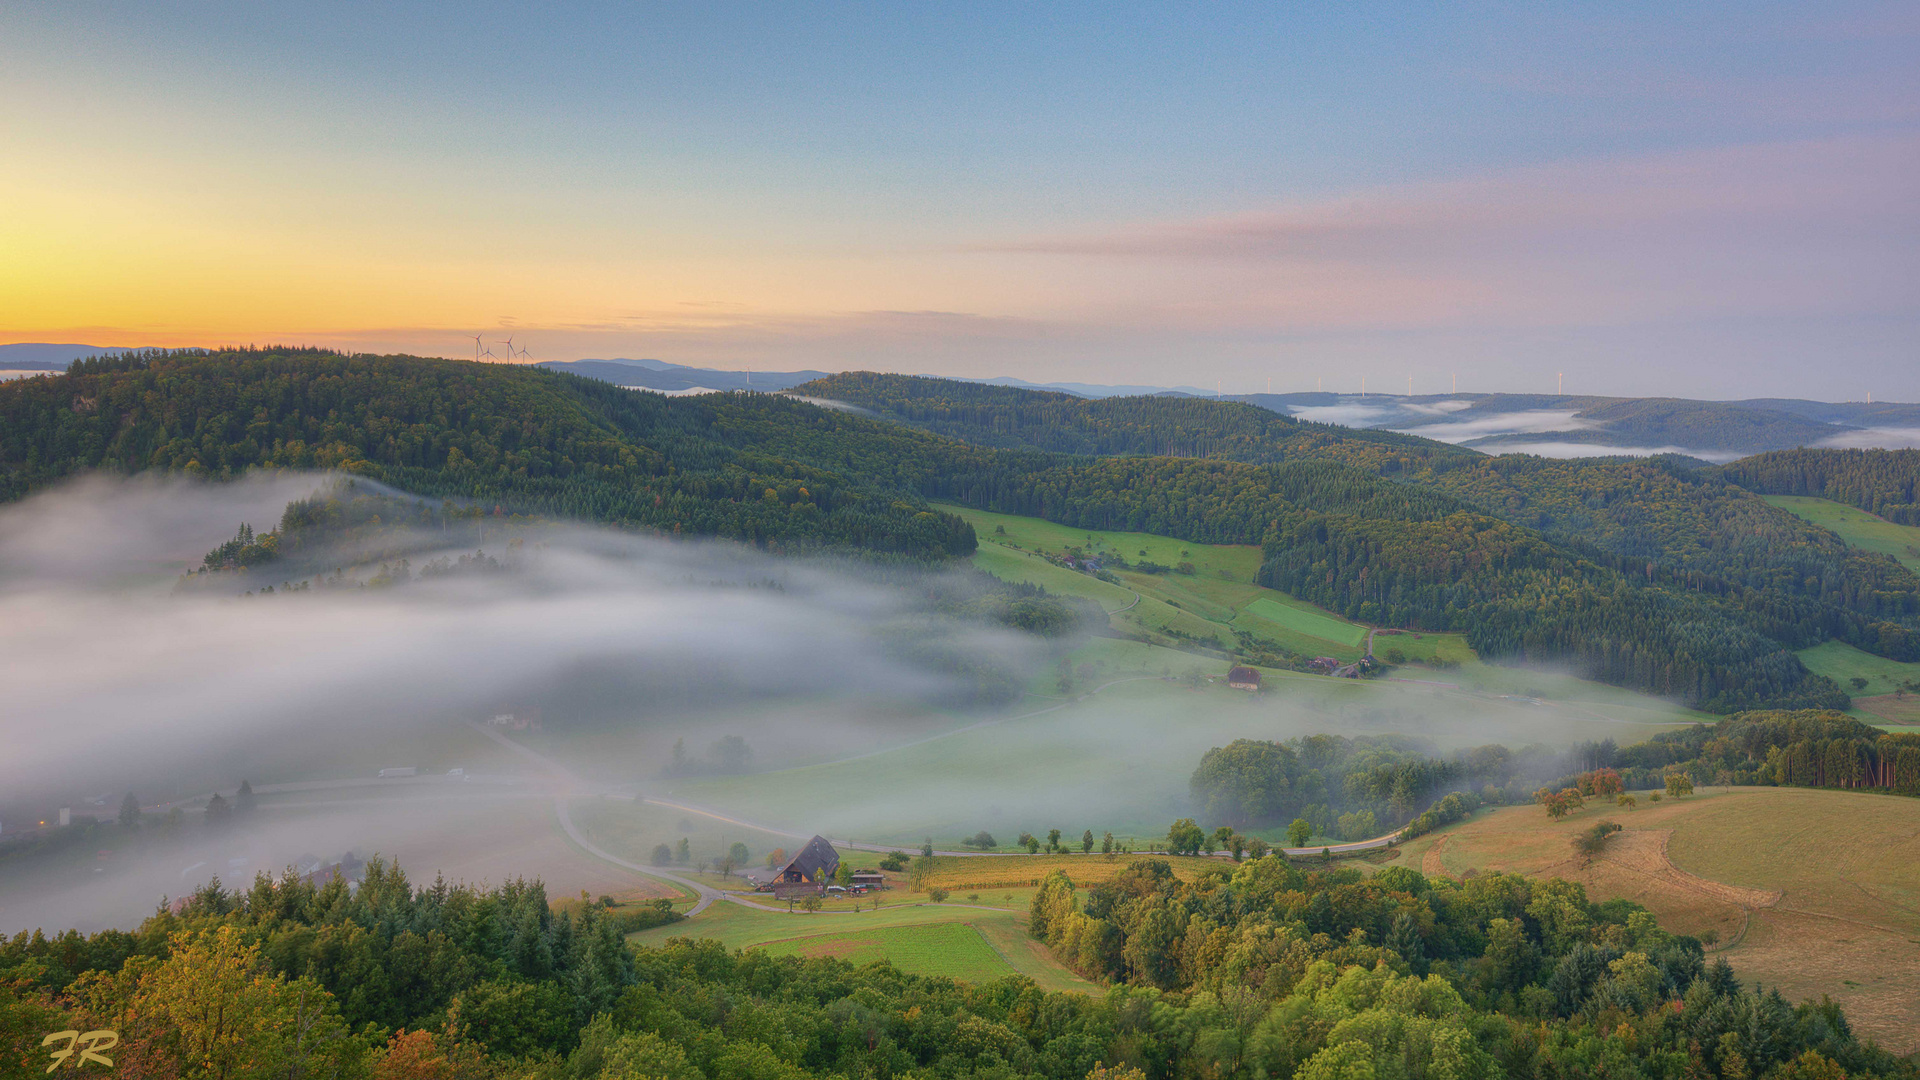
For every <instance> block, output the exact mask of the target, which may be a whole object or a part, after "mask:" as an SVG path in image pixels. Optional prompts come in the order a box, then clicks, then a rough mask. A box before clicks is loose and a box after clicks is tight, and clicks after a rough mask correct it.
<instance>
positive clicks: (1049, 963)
mask: <svg viewBox="0 0 1920 1080" xmlns="http://www.w3.org/2000/svg"><path fill="white" fill-rule="evenodd" d="M881 897H882V899H883V906H881V907H880V908H878V909H874V908H868V909H866V910H863V911H860V912H851V911H840V912H828V911H822V912H820V913H818V914H813V915H808V914H804V913H802V914H791V915H790V914H788V913H786V912H784V911H762V910H759V909H756V908H745V907H741V906H740V905H738V904H726V903H722V904H715V905H713V906H712V907H710V908H708V909H707V910H706V911H704V912H701V913H700V914H699V915H697V916H695V917H694V918H692V919H689V920H685V921H682V922H678V923H672V924H670V925H667V926H660V927H655V928H653V929H651V930H642V931H640V932H639V933H635V934H629V935H628V940H630V941H633V942H636V943H640V944H658V943H659V942H662V941H666V940H668V939H670V938H677V937H694V938H710V939H713V940H715V941H718V942H719V943H720V944H722V945H724V946H726V947H727V948H729V949H752V948H760V947H765V948H767V949H768V950H769V951H771V952H774V953H776V954H778V955H783V956H837V957H839V958H841V959H845V960H848V961H851V962H853V963H867V962H869V961H872V960H878V959H883V958H884V959H887V960H890V961H892V962H893V963H894V965H895V966H897V967H899V968H900V969H901V970H903V971H910V972H913V973H915V974H922V975H946V976H950V977H952V978H957V979H966V980H969V981H973V982H980V981H985V980H988V979H996V978H1001V977H1004V976H1007V975H1024V976H1026V977H1027V978H1030V979H1032V980H1033V981H1034V982H1035V983H1037V984H1038V985H1039V986H1040V987H1041V988H1042V989H1046V990H1071V991H1078V992H1081V993H1095V992H1097V991H1098V988H1097V987H1096V986H1095V985H1094V984H1093V983H1090V982H1088V981H1087V980H1085V979H1082V978H1081V977H1079V976H1078V975H1075V974H1074V973H1073V972H1071V971H1068V970H1067V969H1066V968H1064V967H1062V966H1061V965H1060V964H1059V963H1058V962H1057V961H1055V960H1054V959H1053V957H1052V956H1051V955H1050V954H1049V953H1048V952H1047V951H1046V949H1045V948H1044V947H1042V946H1041V945H1040V943H1039V942H1036V941H1034V940H1032V939H1031V938H1029V937H1028V936H1027V934H1026V929H1025V927H1026V920H1027V912H1026V904H1025V900H1024V899H1023V900H1022V901H1021V902H1020V903H1019V904H1018V905H1017V906H1016V905H998V904H988V903H985V902H983V903H981V904H979V905H970V904H966V903H955V902H949V903H946V904H929V903H925V902H924V900H925V897H924V896H922V895H918V894H907V893H900V892H888V893H883V894H881ZM968 935H971V938H969V937H968ZM942 950H950V951H951V952H952V955H950V956H949V955H945V954H944V953H943V951H942Z"/></svg>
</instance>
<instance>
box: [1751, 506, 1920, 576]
mask: <svg viewBox="0 0 1920 1080" xmlns="http://www.w3.org/2000/svg"><path fill="white" fill-rule="evenodd" d="M1761 498H1763V499H1765V500H1766V501H1767V502H1768V503H1769V504H1770V505H1773V506H1777V507H1779V508H1780V509H1782V510H1785V511H1787V512H1788V513H1791V514H1794V515H1795V516H1797V517H1802V518H1805V519H1806V520H1808V521H1811V522H1813V523H1814V524H1815V525H1820V526H1823V527H1825V528H1828V529H1832V530H1833V531H1834V532H1836V533H1838V534H1839V535H1840V539H1842V540H1845V541H1846V542H1847V545H1848V546H1849V547H1856V548H1859V549H1860V550H1861V551H1877V552H1879V553H1880V554H1882V555H1891V556H1893V557H1894V558H1896V559H1898V560H1900V561H1901V562H1903V563H1905V564H1906V565H1907V567H1908V568H1909V569H1911V570H1914V571H1917V572H1920V528H1915V527H1914V526H1912V525H1895V524H1894V523H1893V522H1891V521H1887V520H1886V519H1884V518H1878V517H1875V516H1873V515H1872V514H1869V513H1867V512H1866V511H1865V510H1860V509H1856V508H1855V507H1851V506H1848V505H1846V504H1845V503H1837V502H1832V501H1830V500H1827V499H1814V498H1809V497H1807V496H1804V495H1763V496H1761Z"/></svg>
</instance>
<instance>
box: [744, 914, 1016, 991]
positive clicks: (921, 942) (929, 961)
mask: <svg viewBox="0 0 1920 1080" xmlns="http://www.w3.org/2000/svg"><path fill="white" fill-rule="evenodd" d="M757 948H759V949H761V950H763V951H765V952H769V953H772V954H773V955H775V956H812V957H820V956H831V957H834V958H835V959H839V960H845V961H847V962H849V963H852V964H856V965H857V964H866V963H870V962H872V961H875V960H886V961H888V962H890V963H892V964H893V966H894V967H897V968H899V969H900V970H902V971H905V972H909V973H911V974H914V975H944V976H946V977H948V978H952V979H964V980H966V981H968V982H986V981H987V980H989V979H997V978H1000V977H1001V976H1004V975H1011V974H1013V973H1014V968H1013V965H1011V964H1009V963H1007V961H1006V960H1005V958H1003V957H1002V956H1001V955H1000V953H999V952H998V951H997V950H996V949H995V948H994V947H993V946H992V945H990V944H988V942H987V939H986V937H985V936H983V935H982V934H981V933H980V931H979V930H978V929H976V928H975V927H974V926H973V924H972V923H964V922H943V923H918V924H915V925H911V926H895V927H888V928H886V929H882V930H852V931H848V932H846V933H840V934H819V935H816V936H813V937H793V938H785V939H783V940H776V941H769V942H767V943H765V944H764V945H759V946H757Z"/></svg>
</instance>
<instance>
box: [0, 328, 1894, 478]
mask: <svg viewBox="0 0 1920 1080" xmlns="http://www.w3.org/2000/svg"><path fill="white" fill-rule="evenodd" d="M132 351H137V350H130V349H123V348H110V347H104V346H97V345H84V344H57V343H45V342H23V343H19V344H13V345H0V370H12V371H64V370H65V369H66V367H67V365H68V364H69V363H71V362H72V361H73V360H76V359H80V358H82V357H87V356H99V355H117V354H119V353H124V352H132ZM535 366H538V367H544V368H550V369H552V370H555V371H564V372H568V373H571V374H575V375H581V376H584V377H586V378H590V379H597V380H599V381H601V382H608V383H612V384H614V385H616V386H626V387H634V388H641V389H647V390H655V391H658V392H660V393H665V394H683V393H698V392H702V391H710V390H711V391H727V390H753V391H759V392H763V393H779V392H782V391H788V390H792V389H794V388H796V387H799V386H802V385H804V384H806V383H810V382H816V381H819V380H823V379H827V378H829V373H828V372H824V371H813V370H801V371H727V370H722V369H718V368H702V367H692V366H688V365H683V364H675V363H672V362H670V361H666V360H655V359H644V358H643V359H627V358H615V359H589V360H549V361H543V362H541V363H539V364H537V365H535ZM915 377H924V378H936V379H939V378H944V379H946V380H947V381H949V382H961V383H972V384H977V385H983V386H1001V387H1011V388H1016V389H1022V390H1037V391H1048V392H1052V393H1061V394H1070V395H1072V396H1074V397H1078V398H1083V399H1096V400H1105V399H1114V398H1124V397H1194V398H1201V399H1210V400H1217V401H1226V402H1243V403H1246V404H1249V405H1256V406H1259V407H1260V408H1263V409H1267V410H1269V411H1272V412H1277V413H1280V414H1281V415H1283V416H1287V417H1291V418H1293V419H1296V420H1305V421H1310V422H1317V423H1322V424H1333V425H1339V426H1341V427H1345V428H1349V429H1356V430H1380V431H1393V432H1399V433H1402V434H1407V435H1418V436H1420V437H1422V438H1426V439H1433V440H1436V441H1439V442H1445V443H1451V444H1453V445H1456V446H1462V447H1467V448H1470V449H1473V450H1478V451H1481V452H1483V453H1488V454H1505V453H1530V454H1535V455H1538V456H1542V457H1555V458H1572V457H1599V456H1608V455H1628V456H1641V457H1646V456H1655V455H1660V454H1677V455H1682V456H1687V457H1692V458H1696V459H1699V460H1702V461H1708V462H1714V463H1724V462H1729V461H1733V460H1736V459H1738V458H1742V457H1747V456H1749V455H1752V454H1761V453H1767V452H1769V451H1777V450H1794V449H1800V448H1809V447H1811V448H1822V447H1833V448H1868V449H1871V448H1884V449H1902V448H1909V447H1920V404H1908V403H1900V402H1858V401H1850V402H1827V401H1813V400H1809V399H1805V398H1753V399H1748V400H1742V401H1699V400H1694V399H1688V398H1636V397H1610V396H1601V395H1574V394H1481V393H1463V394H1425V395H1415V396H1408V395H1398V394H1367V395H1359V394H1339V393H1291V394H1227V395H1220V394H1215V393H1212V392H1209V391H1206V390H1202V389H1199V388H1196V387H1191V386H1177V387H1163V386H1146V385H1104V384H1099V383H1082V382H1052V383H1038V382H1032V381H1029V380H1026V379H1020V378H1016V377H1012V376H996V377H994V378H988V379H963V378H955V377H952V376H939V375H930V376H915Z"/></svg>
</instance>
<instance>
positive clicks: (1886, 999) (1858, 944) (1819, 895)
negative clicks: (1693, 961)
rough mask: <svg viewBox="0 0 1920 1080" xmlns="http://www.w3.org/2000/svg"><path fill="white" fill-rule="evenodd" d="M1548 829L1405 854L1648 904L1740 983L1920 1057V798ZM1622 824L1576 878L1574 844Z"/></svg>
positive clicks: (1543, 821) (1515, 825) (1754, 802)
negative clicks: (1838, 1018)
mask: <svg viewBox="0 0 1920 1080" xmlns="http://www.w3.org/2000/svg"><path fill="white" fill-rule="evenodd" d="M1639 798H1640V805H1639V806H1638V807H1636V808H1634V809H1626V810H1623V809H1617V808H1614V807H1590V808H1589V809H1587V810H1585V811H1582V812H1580V813H1576V814H1572V815H1570V816H1569V817H1568V818H1567V819H1566V820H1564V821H1559V822H1555V821H1552V820H1551V819H1549V818H1548V817H1547V816H1546V814H1545V813H1544V812H1543V811H1541V810H1540V809H1538V808H1536V807H1506V808H1503V809H1499V810H1493V811H1488V812H1486V813H1483V814H1481V815H1479V816H1477V817H1476V818H1474V819H1473V820H1471V821H1468V822H1466V823H1463V824H1462V825H1460V826H1459V827H1457V828H1454V829H1450V830H1447V831H1445V832H1441V833H1437V834H1434V835H1432V836H1429V837H1422V838H1420V839H1419V840H1416V841H1413V842H1412V843H1409V844H1408V845H1406V852H1407V856H1408V857H1409V858H1410V859H1415V860H1418V862H1417V863H1416V865H1419V866H1420V868H1421V869H1422V870H1423V871H1424V872H1426V873H1428V874H1446V875H1449V876H1455V877H1457V876H1460V875H1462V874H1467V873H1471V872H1474V871H1480V870H1498V871H1506V872H1513V873H1523V874H1529V875H1534V876H1542V877H1562V878H1566V879H1568V880H1572V881H1578V882H1580V883H1581V884H1583V885H1585V886H1586V888H1587V890H1588V893H1589V895H1590V896H1592V897H1593V898H1594V899H1596V900H1605V899H1613V898H1615V897H1623V898H1625V899H1629V900H1633V901H1635V902H1637V903H1641V904H1644V905H1646V906H1647V908H1648V909H1650V910H1651V911H1653V912H1654V913H1655V915H1657V916H1658V917H1659V919H1660V922H1661V925H1663V926H1665V927H1667V928H1669V929H1672V930H1674V931H1677V932H1680V933H1688V934H1696V935H1712V936H1714V937H1715V938H1716V939H1717V941H1718V943H1719V944H1718V945H1716V946H1713V947H1712V949H1711V951H1715V952H1717V954H1718V955H1723V956H1725V957H1726V959H1727V961H1728V962H1729V963H1731V964H1732V965H1733V967H1734V970H1735V971H1736V972H1737V973H1738V974H1739V975H1740V977H1741V979H1743V980H1745V981H1748V982H1755V981H1757V982H1760V983H1764V984H1765V985H1767V986H1770V987H1771V986H1778V987H1779V988H1780V991H1781V992H1782V993H1783V994H1785V995H1786V996H1787V997H1788V998H1789V999H1792V1000H1796V1001H1797V1000H1800V999H1803V998H1818V997H1819V996H1820V995H1822V994H1826V995H1829V996H1831V997H1832V998H1833V999H1834V1000H1835V1001H1837V1002H1839V1003H1840V1004H1841V1005H1843V1006H1844V1007H1845V1008H1846V1010H1847V1016H1848V1017H1849V1019H1851V1020H1852V1022H1853V1024H1854V1026H1855V1027H1856V1028H1857V1029H1859V1031H1860V1032H1861V1033H1863V1034H1866V1035H1869V1036H1872V1037H1873V1038H1875V1039H1877V1040H1878V1041H1880V1042H1881V1043H1882V1044H1883V1045H1886V1046H1888V1047H1890V1048H1892V1049H1894V1050H1896V1051H1899V1052H1903V1053H1904V1052H1911V1051H1913V1050H1915V1049H1920V799H1909V798H1901V797H1898V796H1891V795H1869V794H1859V793H1853V792H1840V791H1816V790H1807V789H1797V788H1728V789H1708V790H1706V791H1703V792H1702V793H1701V794H1699V795H1695V796H1693V797H1691V798H1687V799H1682V800H1677V801H1676V800H1669V801H1665V802H1661V803H1657V804H1650V803H1648V802H1647V799H1646V796H1645V795H1644V794H1641V795H1640V796H1639ZM1601 820H1608V821H1615V822H1618V823H1619V824H1621V825H1622V826H1624V827H1625V831H1623V832H1621V833H1620V834H1619V835H1618V836H1617V837H1616V838H1615V839H1614V841H1613V842H1612V843H1611V844H1610V845H1609V847H1608V850H1607V851H1606V853H1605V854H1604V855H1602V856H1601V857H1599V858H1598V859H1596V860H1594V861H1593V863H1592V864H1591V865H1585V866H1583V865H1582V864H1581V863H1580V861H1579V860H1578V859H1576V858H1575V857H1574V856H1573V851H1572V847H1571V840H1572V838H1573V836H1574V834H1575V833H1578V832H1581V831H1583V830H1585V829H1586V828H1587V827H1589V826H1590V825H1592V824H1593V823H1594V822H1596V821H1601Z"/></svg>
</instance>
